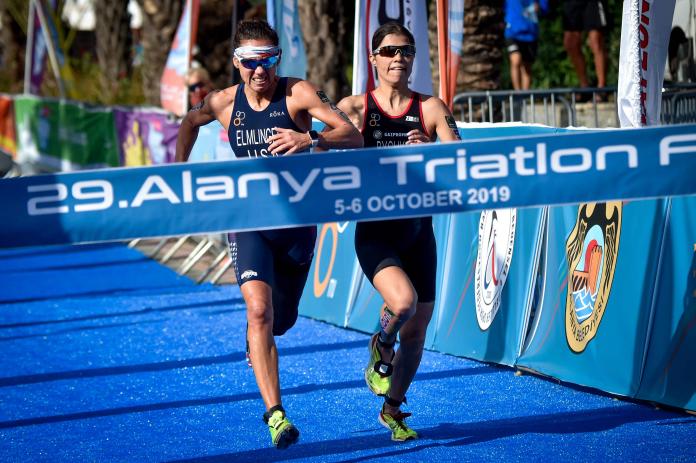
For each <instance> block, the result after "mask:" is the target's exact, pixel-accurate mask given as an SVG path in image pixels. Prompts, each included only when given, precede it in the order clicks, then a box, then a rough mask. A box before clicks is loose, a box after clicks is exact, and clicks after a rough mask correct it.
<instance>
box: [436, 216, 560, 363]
mask: <svg viewBox="0 0 696 463" xmlns="http://www.w3.org/2000/svg"><path fill="white" fill-rule="evenodd" d="M545 217H546V216H545V209H538V208H530V209H523V210H515V209H499V210H490V211H484V212H482V213H481V214H457V215H454V216H453V217H452V221H451V225H450V235H449V240H448V241H449V245H448V246H447V253H446V256H445V265H444V270H443V272H442V273H441V275H442V276H443V278H442V280H443V283H442V285H443V290H442V296H441V297H440V298H439V301H438V318H437V320H436V322H435V323H434V324H433V325H434V330H435V331H436V336H435V342H434V343H433V344H432V346H430V347H431V348H433V349H435V350H437V351H439V352H446V353H449V354H454V355H462V356H465V357H469V358H473V359H477V360H483V361H486V362H495V363H502V364H505V365H513V364H514V363H515V362H516V360H517V358H518V356H519V354H520V352H521V350H522V342H523V340H524V336H525V334H526V333H525V332H526V328H527V320H528V318H529V311H530V307H531V304H532V300H531V295H532V294H533V289H534V285H535V277H536V274H537V265H538V261H539V254H540V252H541V246H542V240H541V237H542V235H543V231H544V229H545V226H544V223H545Z"/></svg>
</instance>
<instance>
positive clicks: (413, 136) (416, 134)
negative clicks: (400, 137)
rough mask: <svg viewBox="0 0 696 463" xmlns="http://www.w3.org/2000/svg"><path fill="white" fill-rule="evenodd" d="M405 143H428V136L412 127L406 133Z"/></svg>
mask: <svg viewBox="0 0 696 463" xmlns="http://www.w3.org/2000/svg"><path fill="white" fill-rule="evenodd" d="M406 138H407V140H406V144H407V145H414V144H416V143H430V138H428V136H427V135H426V134H424V133H423V132H421V131H420V130H418V129H413V130H411V131H410V132H409V133H407V134H406Z"/></svg>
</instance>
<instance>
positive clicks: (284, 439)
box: [263, 410, 300, 449]
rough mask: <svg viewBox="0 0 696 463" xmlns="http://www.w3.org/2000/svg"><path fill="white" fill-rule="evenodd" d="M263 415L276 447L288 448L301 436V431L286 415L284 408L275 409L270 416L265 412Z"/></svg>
mask: <svg viewBox="0 0 696 463" xmlns="http://www.w3.org/2000/svg"><path fill="white" fill-rule="evenodd" d="M263 417H264V421H266V424H268V431H270V433H271V440H272V441H273V445H275V446H276V448H278V449H285V448H288V447H289V446H290V445H291V444H294V443H295V442H297V440H298V439H299V438H300V431H299V430H298V429H297V428H296V427H295V426H294V425H293V424H292V423H291V422H290V420H289V419H288V418H287V417H286V416H285V412H283V410H275V411H274V412H273V413H271V415H270V416H268V414H267V413H265V414H264V416H263Z"/></svg>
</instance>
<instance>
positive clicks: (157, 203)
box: [0, 125, 696, 247]
mask: <svg viewBox="0 0 696 463" xmlns="http://www.w3.org/2000/svg"><path fill="white" fill-rule="evenodd" d="M695 172H696V125H681V126H669V127H657V128H641V129H624V130H614V131H598V132H584V133H567V134H558V135H554V136H530V137H512V138H503V139H490V140H478V141H471V142H456V143H438V144H427V145H415V146H400V147H394V148H377V149H374V148H373V149H363V150H351V151H340V152H329V153H322V154H310V155H295V156H285V157H276V158H256V159H246V160H235V161H224V162H211V163H189V164H173V165H166V166H154V167H136V168H120V169H105V170H94V171H82V172H75V173H65V174H55V175H40V176H34V177H22V178H16V179H4V180H0V209H1V210H2V211H3V214H4V217H5V220H4V225H3V226H2V228H1V229H0V247H16V246H30V245H32V246H36V245H46V244H66V243H83V242H95V241H113V240H123V239H129V238H136V237H155V236H172V235H182V234H198V233H213V232H221V231H226V230H251V229H264V228H278V227H287V226H293V225H305V224H315V223H325V222H336V221H348V220H370V219H383V218H397V217H413V216H422V215H431V214H440V213H447V212H465V211H473V210H483V209H494V208H511V207H528V206H538V205H556V204H571V203H581V202H590V201H607V200H613V199H637V198H653V197H661V196H680V195H694V194H696V180H695V179H694V178H695V177H694V175H695V174H694V173H695Z"/></svg>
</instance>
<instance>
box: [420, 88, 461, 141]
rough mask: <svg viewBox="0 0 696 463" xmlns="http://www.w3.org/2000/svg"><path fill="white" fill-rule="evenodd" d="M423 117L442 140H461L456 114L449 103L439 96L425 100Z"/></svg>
mask: <svg viewBox="0 0 696 463" xmlns="http://www.w3.org/2000/svg"><path fill="white" fill-rule="evenodd" d="M423 118H424V119H425V120H424V122H425V126H426V127H427V128H428V131H429V132H430V133H431V134H437V138H439V139H440V141H457V140H461V137H460V136H459V130H458V129H457V124H456V122H455V121H454V116H453V115H452V112H451V111H450V110H449V108H448V107H447V105H446V104H445V103H444V102H443V101H442V100H441V99H439V98H437V97H434V96H432V97H430V98H427V99H425V98H424V100H423Z"/></svg>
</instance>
